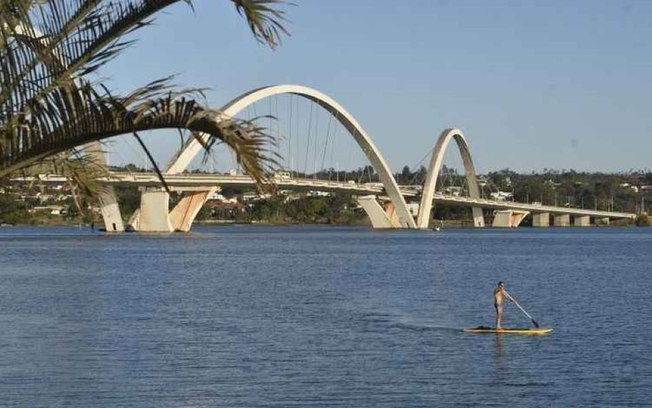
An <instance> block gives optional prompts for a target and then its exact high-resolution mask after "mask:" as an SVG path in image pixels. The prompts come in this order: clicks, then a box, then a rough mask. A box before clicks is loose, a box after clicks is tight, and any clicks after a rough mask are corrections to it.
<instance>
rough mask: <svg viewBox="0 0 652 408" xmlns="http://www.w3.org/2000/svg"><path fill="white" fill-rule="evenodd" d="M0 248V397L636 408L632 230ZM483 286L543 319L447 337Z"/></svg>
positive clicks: (643, 348) (639, 319) (23, 403)
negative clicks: (530, 328) (543, 331)
mask: <svg viewBox="0 0 652 408" xmlns="http://www.w3.org/2000/svg"><path fill="white" fill-rule="evenodd" d="M0 245H1V247H0V248H1V249H0V254H1V256H2V267H1V268H0V406H3V407H29V408H34V407H49V408H51V407H157V408H160V407H179V408H181V407H183V408H190V407H192V408H197V407H307V406H308V407H326V406H328V407H340V406H341V407H433V406H446V407H455V406H459V407H475V406H503V405H506V404H508V403H509V404H511V405H513V406H518V407H536V406H541V407H545V406H560V407H561V406H573V407H580V406H608V407H618V406H623V407H625V406H642V405H649V404H651V402H650V401H651V400H652V340H651V339H652V325H651V324H650V322H649V317H650V310H652V302H651V300H650V299H651V296H650V292H651V291H652V270H651V265H652V262H651V260H652V229H651V228H640V229H637V228H615V227H613V228H585V229H580V228H549V229H531V228H520V229H514V230H497V229H491V228H486V229H482V230H472V229H446V230H442V231H439V232H433V231H430V232H425V231H373V230H370V229H367V228H353V227H351V228H349V227H264V226H228V227H196V228H194V229H193V232H192V233H190V234H187V235H184V234H174V235H137V234H122V235H115V236H112V235H106V234H101V233H95V234H92V233H90V231H88V230H87V229H83V230H80V229H78V228H63V227H61V228H54V227H51V228H39V227H24V228H23V227H9V228H0ZM499 280H502V281H505V282H506V286H507V290H508V291H509V292H510V293H512V294H513V295H516V296H517V297H518V299H519V300H520V301H521V302H522V305H523V306H524V307H525V309H526V310H527V311H528V312H529V313H530V314H531V315H532V316H533V317H534V318H535V319H536V320H537V321H539V322H540V323H541V324H542V325H544V326H550V327H553V328H554V331H553V332H552V333H551V334H550V335H546V336H517V335H494V334H469V333H463V332H461V330H460V329H461V328H463V327H469V326H478V325H493V323H494V310H493V299H492V290H493V288H494V287H495V285H496V282H497V281H499ZM528 324H529V319H528V318H526V317H524V316H523V314H522V313H520V312H519V310H518V309H517V308H516V307H514V306H513V305H511V304H507V305H506V306H505V321H504V325H505V326H512V327H524V326H527V325H528Z"/></svg>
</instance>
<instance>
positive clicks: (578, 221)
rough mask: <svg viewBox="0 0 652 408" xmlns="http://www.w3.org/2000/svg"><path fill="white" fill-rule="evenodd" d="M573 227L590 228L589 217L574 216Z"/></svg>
mask: <svg viewBox="0 0 652 408" xmlns="http://www.w3.org/2000/svg"><path fill="white" fill-rule="evenodd" d="M573 225H574V226H576V227H590V226H591V217H589V216H588V215H576V216H575V217H573Z"/></svg>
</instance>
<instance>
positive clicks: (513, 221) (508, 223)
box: [491, 210, 529, 228]
mask: <svg viewBox="0 0 652 408" xmlns="http://www.w3.org/2000/svg"><path fill="white" fill-rule="evenodd" d="M528 214H529V211H518V210H498V211H496V213H495V215H494V221H493V223H492V224H491V226H492V227H497V228H516V227H518V226H519V224H520V223H521V221H523V219H524V218H525V217H526V216H527V215H528Z"/></svg>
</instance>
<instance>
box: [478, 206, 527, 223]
mask: <svg viewBox="0 0 652 408" xmlns="http://www.w3.org/2000/svg"><path fill="white" fill-rule="evenodd" d="M471 211H472V212H473V226H474V227H478V228H484V215H483V214H482V208H480V207H473V208H471ZM519 222H520V221H519Z"/></svg>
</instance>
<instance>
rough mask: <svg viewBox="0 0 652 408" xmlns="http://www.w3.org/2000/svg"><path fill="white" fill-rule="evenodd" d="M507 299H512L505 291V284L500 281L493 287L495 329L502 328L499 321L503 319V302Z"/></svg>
mask: <svg viewBox="0 0 652 408" xmlns="http://www.w3.org/2000/svg"><path fill="white" fill-rule="evenodd" d="M505 299H507V300H510V301H511V300H512V299H511V297H510V296H509V295H508V294H507V292H506V291H505V284H504V283H503V282H502V281H500V282H498V285H496V289H494V307H495V308H496V329H502V327H500V322H501V321H502V320H503V302H504V301H505Z"/></svg>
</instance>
